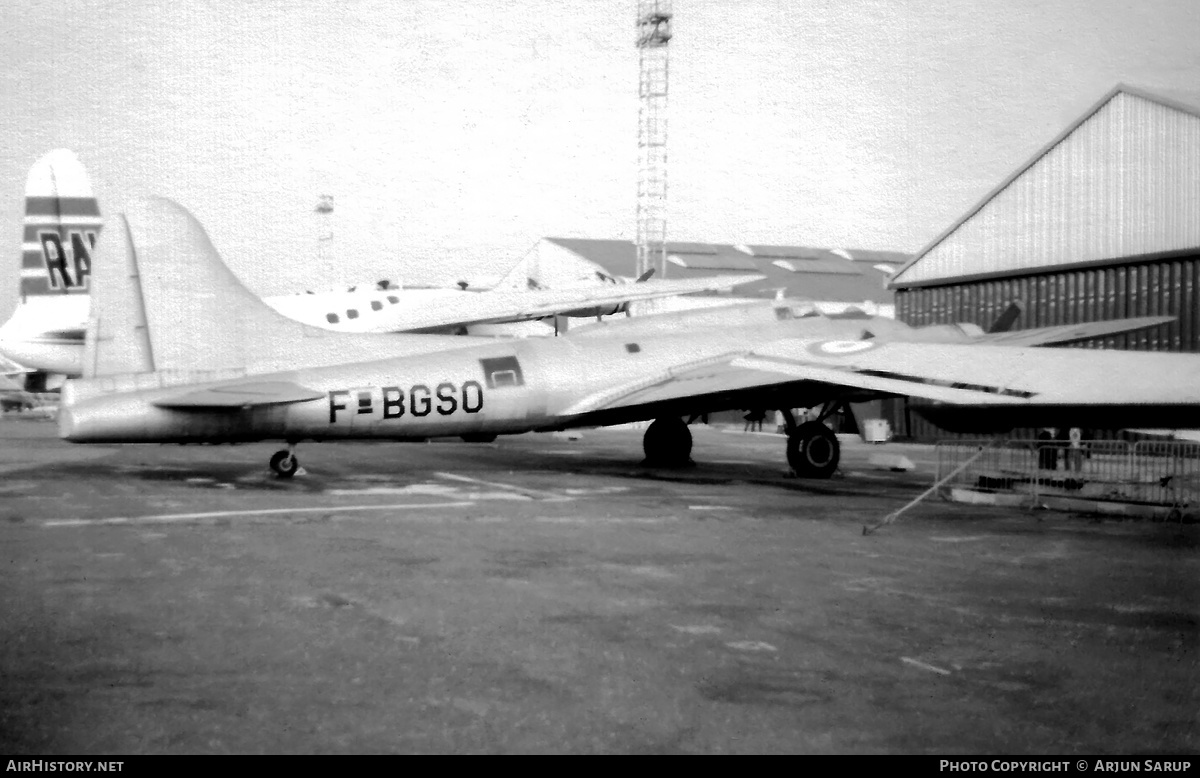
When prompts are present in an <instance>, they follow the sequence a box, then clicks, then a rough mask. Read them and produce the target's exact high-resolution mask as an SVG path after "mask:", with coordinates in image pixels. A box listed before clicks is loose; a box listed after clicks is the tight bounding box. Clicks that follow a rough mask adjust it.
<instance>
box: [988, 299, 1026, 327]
mask: <svg viewBox="0 0 1200 778" xmlns="http://www.w3.org/2000/svg"><path fill="white" fill-rule="evenodd" d="M1024 312H1025V303H1023V302H1021V301H1020V300H1013V301H1012V302H1011V303H1010V304H1009V306H1008V307H1007V308H1005V309H1004V313H1002V314H1000V316H999V317H998V318H997V319H996V321H994V322H992V326H991V328H990V329H988V333H989V334H994V333H1000V332H1008V331H1009V330H1011V329H1012V326H1013V325H1014V324H1016V323H1017V319H1019V318H1021V314H1022V313H1024Z"/></svg>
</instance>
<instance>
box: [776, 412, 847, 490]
mask: <svg viewBox="0 0 1200 778" xmlns="http://www.w3.org/2000/svg"><path fill="white" fill-rule="evenodd" d="M840 459H841V446H840V445H839V444H838V439H837V436H835V435H834V434H833V432H831V431H830V429H829V428H828V427H826V426H825V425H824V424H822V423H821V422H819V421H808V422H805V423H804V424H801V425H800V426H799V427H797V428H796V429H795V431H794V432H792V434H791V435H789V436H788V442H787V460H788V464H789V465H791V467H792V470H795V471H796V475H798V476H800V477H801V478H829V477H830V476H831V475H833V473H834V471H835V470H837V466H838V461H839V460H840Z"/></svg>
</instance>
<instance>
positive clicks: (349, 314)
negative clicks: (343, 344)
mask: <svg viewBox="0 0 1200 778" xmlns="http://www.w3.org/2000/svg"><path fill="white" fill-rule="evenodd" d="M346 318H347V319H357V318H358V311H357V310H355V309H354V308H351V309H350V310H348V311H346Z"/></svg>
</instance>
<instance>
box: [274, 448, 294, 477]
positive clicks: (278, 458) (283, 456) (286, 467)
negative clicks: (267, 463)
mask: <svg viewBox="0 0 1200 778" xmlns="http://www.w3.org/2000/svg"><path fill="white" fill-rule="evenodd" d="M271 469H272V470H274V471H275V475H277V476H279V477H280V478H291V477H292V476H294V475H295V474H296V471H297V470H299V469H300V461H299V460H298V459H296V455H295V454H293V453H292V452H290V451H276V452H275V454H274V456H272V457H271Z"/></svg>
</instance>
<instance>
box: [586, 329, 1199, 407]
mask: <svg viewBox="0 0 1200 778" xmlns="http://www.w3.org/2000/svg"><path fill="white" fill-rule="evenodd" d="M1196 386H1200V356H1194V355H1186V354H1166V353H1158V352H1130V351H1105V350H1098V349H1054V350H1047V349H1038V348H1024V347H1022V348H1016V347H1011V346H995V345H973V344H943V343H901V342H891V343H888V342H878V341H875V340H858V341H829V340H825V341H821V340H803V339H782V340H777V341H773V342H771V343H767V344H764V345H763V346H761V347H758V348H754V349H751V350H748V351H745V352H741V353H737V354H727V355H725V356H723V357H721V358H718V359H714V360H708V361H707V362H704V363H697V364H694V365H688V366H683V367H680V368H675V369H672V370H667V371H664V372H663V373H662V374H660V375H658V376H655V377H653V378H650V379H646V380H642V381H639V382H637V383H632V384H627V385H624V386H618V387H612V388H610V389H607V390H604V391H601V392H597V393H595V394H593V395H591V396H589V397H586V398H584V399H582V400H580V401H579V402H576V403H574V404H573V405H572V406H571V407H570V408H568V409H566V410H565V411H564V412H563V415H574V414H588V413H596V412H601V411H609V410H614V409H620V408H628V407H633V406H639V405H647V404H656V403H671V402H682V401H687V400H695V399H698V398H705V397H714V396H721V395H725V396H738V397H739V398H741V397H746V398H749V397H752V396H753V395H754V394H755V393H762V392H772V393H783V395H784V396H785V397H788V396H793V397H805V398H808V399H812V398H816V399H815V402H820V401H821V400H826V399H838V398H846V397H851V396H862V395H864V394H866V395H906V396H910V397H918V398H923V399H926V400H932V401H936V402H940V403H946V404H949V405H964V406H974V407H982V406H991V407H996V406H1007V407H1009V408H1013V409H1019V408H1033V407H1039V406H1064V405H1075V406H1096V407H1100V406H1120V405H1138V404H1144V405H1145V404H1163V405H1165V404H1186V403H1189V402H1190V403H1195V387H1196ZM814 404H815V403H814ZM732 407H737V406H736V405H735V406H732ZM746 407H748V406H746Z"/></svg>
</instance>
